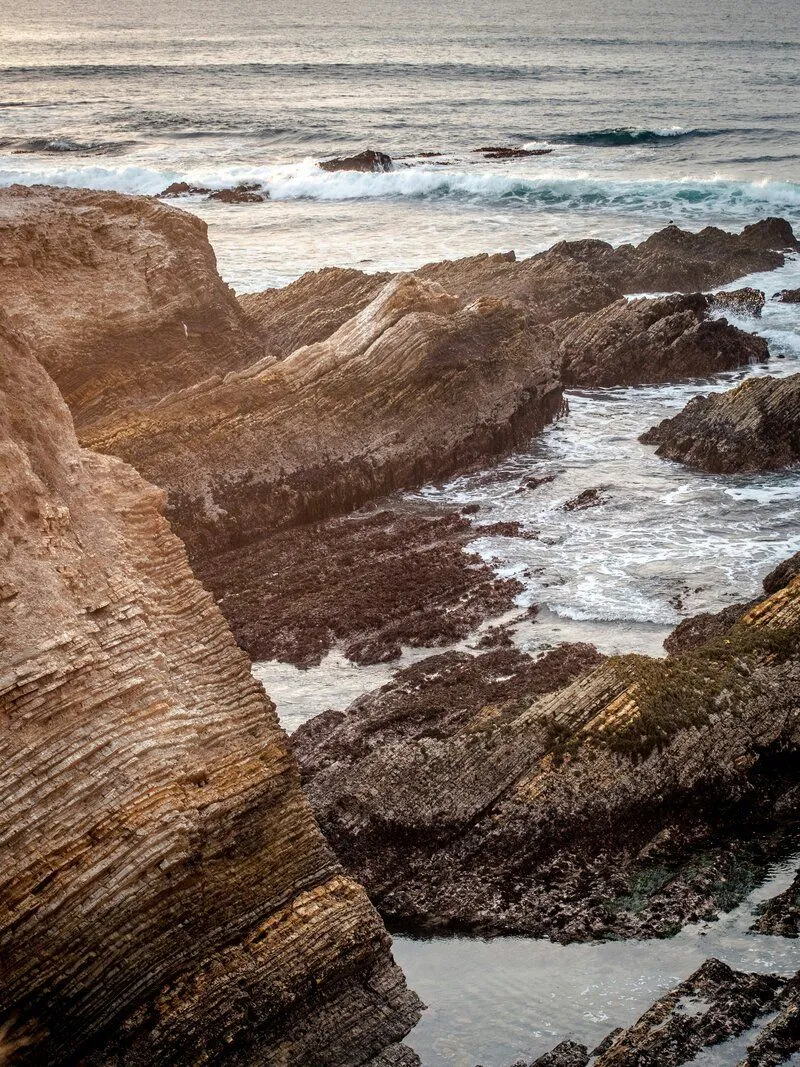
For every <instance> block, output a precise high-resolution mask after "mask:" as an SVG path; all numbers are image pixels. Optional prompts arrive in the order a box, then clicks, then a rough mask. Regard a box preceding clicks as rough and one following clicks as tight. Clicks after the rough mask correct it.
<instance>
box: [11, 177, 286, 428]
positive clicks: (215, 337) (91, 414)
mask: <svg viewBox="0 0 800 1067" xmlns="http://www.w3.org/2000/svg"><path fill="white" fill-rule="evenodd" d="M0 289H2V296H3V307H4V308H5V310H6V312H7V313H8V314H9V316H10V317H11V320H12V322H13V323H14V324H15V325H16V327H17V329H18V330H19V331H20V332H21V333H23V334H24V335H25V337H26V338H27V339H28V340H29V341H30V342H31V344H32V345H33V346H34V348H35V351H36V354H37V357H38V358H39V360H40V362H41V363H42V364H43V365H44V367H45V369H46V370H47V371H48V373H49V374H50V375H51V377H52V378H54V379H55V381H56V384H57V385H58V387H59V389H60V390H61V392H62V393H63V395H64V397H65V399H66V401H67V403H68V404H69V406H70V409H71V411H72V414H73V417H74V419H75V422H76V425H77V426H78V429H79V432H80V429H81V427H82V426H83V425H84V424H86V423H88V422H91V421H92V420H93V419H94V418H97V417H98V416H101V415H104V414H108V413H110V412H120V411H125V410H127V409H129V408H132V407H133V408H135V407H140V406H143V405H144V406H146V405H147V404H149V403H153V402H154V401H156V400H158V399H160V398H161V397H162V396H164V394H165V393H169V392H172V391H174V390H176V389H182V388H184V387H186V386H188V385H192V384H195V383H197V382H200V381H202V380H204V379H206V378H208V377H210V376H211V375H214V374H225V373H227V372H228V371H232V370H239V369H241V368H242V367H244V366H247V365H249V364H250V363H253V362H254V361H255V360H257V359H260V358H262V357H263V356H264V355H265V354H266V352H267V347H268V346H267V343H266V341H265V340H264V337H263V336H262V335H261V333H260V332H259V331H258V330H257V329H256V328H255V326H254V325H253V324H251V323H250V322H249V320H248V318H247V316H246V315H245V314H244V313H243V311H242V309H241V308H240V306H239V304H238V303H237V301H236V298H235V296H234V294H233V292H232V290H231V289H229V288H228V286H227V285H225V284H224V282H223V281H222V280H221V278H220V277H219V275H218V274H217V269H216V262H215V259H214V253H213V251H212V249H211V246H210V244H209V243H208V238H207V236H206V225H205V223H204V222H202V221H201V220H200V219H199V218H197V217H196V216H194V215H190V214H188V213H186V212H183V211H176V210H174V209H172V208H170V207H166V206H165V205H163V204H160V203H159V202H158V201H157V200H152V199H149V198H147V197H138V196H137V197H133V196H120V195H119V194H117V193H98V192H89V191H88V190H82V189H50V188H47V187H40V186H37V187H34V188H27V187H24V186H12V187H11V188H10V189H2V190H0Z"/></svg>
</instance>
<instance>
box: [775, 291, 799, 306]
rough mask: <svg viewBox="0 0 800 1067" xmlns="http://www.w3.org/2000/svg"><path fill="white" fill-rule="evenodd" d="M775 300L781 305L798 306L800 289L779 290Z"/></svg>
mask: <svg viewBox="0 0 800 1067" xmlns="http://www.w3.org/2000/svg"><path fill="white" fill-rule="evenodd" d="M775 298H776V299H777V300H779V301H780V302H781V303H782V304H800V289H781V291H780V292H779V293H776V294H775Z"/></svg>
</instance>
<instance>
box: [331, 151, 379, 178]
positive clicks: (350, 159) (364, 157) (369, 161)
mask: <svg viewBox="0 0 800 1067" xmlns="http://www.w3.org/2000/svg"><path fill="white" fill-rule="evenodd" d="M317 166H318V167H320V168H321V169H322V170H327V171H337V170H353V171H359V172H360V173H364V174H369V173H370V172H371V173H375V174H380V173H383V172H385V171H390V170H394V163H393V162H392V157H391V156H390V155H387V153H386V152H377V151H376V150H375V149H374V148H367V149H365V150H364V151H363V152H358V153H356V155H354V156H337V157H335V158H334V159H323V160H322V161H321V162H320V163H318V164H317Z"/></svg>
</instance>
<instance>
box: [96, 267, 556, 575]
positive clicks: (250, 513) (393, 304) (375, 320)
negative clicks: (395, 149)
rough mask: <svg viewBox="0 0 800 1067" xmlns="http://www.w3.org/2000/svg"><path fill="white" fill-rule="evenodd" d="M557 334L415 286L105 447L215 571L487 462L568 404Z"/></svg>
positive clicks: (512, 309) (518, 316) (485, 303)
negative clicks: (290, 530)
mask: <svg viewBox="0 0 800 1067" xmlns="http://www.w3.org/2000/svg"><path fill="white" fill-rule="evenodd" d="M555 362H556V354H555V346H554V342H553V338H552V334H551V332H550V331H549V330H547V329H546V328H542V327H530V326H528V325H527V323H526V321H525V315H524V313H523V312H522V310H521V309H520V308H518V307H516V306H514V305H512V304H510V303H509V302H508V301H504V300H493V299H489V298H486V299H482V300H478V301H476V302H474V303H473V304H470V305H468V306H467V307H463V308H459V307H458V301H457V300H456V299H455V298H454V297H452V296H450V295H449V294H448V293H446V292H445V291H444V290H443V289H442V288H441V286H439V285H436V284H434V283H431V282H425V281H422V280H420V279H419V278H416V277H414V276H413V275H400V276H398V277H397V278H394V279H392V280H391V281H390V282H387V283H386V285H385V286H384V287H383V289H381V291H380V292H379V294H378V296H377V297H376V298H375V299H374V300H373V301H372V303H371V304H369V305H368V306H367V307H366V308H365V309H364V310H363V311H362V312H360V313H359V314H358V315H356V316H355V317H354V318H352V319H351V320H349V321H348V322H347V323H345V325H344V326H342V327H340V329H339V330H338V331H337V332H336V333H335V334H334V335H333V336H332V337H330V338H329V339H328V340H327V341H322V342H319V343H318V344H316V345H309V346H307V347H305V348H300V349H298V350H297V351H295V352H293V353H292V355H291V356H290V357H288V358H286V359H284V360H282V361H280V362H278V363H274V362H272V361H270V360H267V361H265V363H256V364H254V365H253V366H252V367H249V368H248V369H247V370H246V371H242V372H240V373H238V374H231V375H228V376H226V378H225V379H224V380H223V381H221V382H220V383H219V384H218V385H216V386H214V387H213V388H206V389H203V390H201V391H195V390H188V391H186V392H185V393H184V394H179V395H176V396H172V397H168V398H167V399H166V400H165V401H164V402H163V403H162V404H160V405H158V406H157V407H155V408H152V409H151V410H150V411H148V412H144V413H137V414H136V415H134V416H131V417H130V418H128V419H127V420H124V421H119V420H112V421H111V423H110V424H109V425H108V426H104V425H102V424H96V425H95V427H93V430H92V435H91V440H92V442H93V443H94V444H95V445H96V446H97V447H98V448H99V449H100V450H101V451H104V452H112V453H114V454H116V455H120V456H122V457H123V458H124V459H126V460H128V461H129V462H131V463H133V464H134V466H136V467H137V469H139V470H140V471H142V472H143V473H144V474H146V476H147V477H149V478H151V479H152V480H153V481H154V482H156V483H157V484H158V485H161V486H163V487H164V488H166V489H167V490H168V494H169V500H168V514H169V516H170V518H171V519H172V521H173V522H174V523H175V525H176V528H177V530H178V532H179V533H180V534H181V536H182V537H183V538H184V540H185V541H186V543H187V545H188V547H189V549H190V555H194V556H196V557H198V558H199V557H202V556H204V555H207V554H216V553H217V552H219V551H221V550H224V549H227V548H230V547H235V546H237V545H241V544H244V543H247V542H249V541H254V540H257V539H258V538H259V537H263V536H265V535H266V534H268V533H271V532H273V531H274V530H276V529H278V528H280V527H281V526H289V525H293V524H298V523H303V522H309V521H313V520H316V519H319V518H323V517H325V516H327V515H332V514H336V513H337V512H339V513H340V512H344V511H348V510H350V509H352V508H353V507H355V506H357V505H358V504H360V503H362V502H363V501H365V500H369V499H371V498H374V497H378V496H382V495H384V494H386V493H388V492H391V491H392V490H393V489H396V488H402V487H407V486H412V485H418V484H421V483H423V482H425V481H430V480H432V479H436V478H439V477H442V476H445V475H448V474H450V473H452V472H453V471H455V470H458V469H465V468H468V467H469V466H470V465H472V464H475V463H477V462H486V461H488V460H490V459H491V457H492V456H494V455H496V454H500V453H504V452H507V451H509V450H510V449H512V448H513V447H514V446H515V445H517V444H520V443H522V442H523V441H526V440H528V439H529V437H530V436H531V435H532V434H533V433H535V432H536V431H537V430H539V429H541V428H542V426H543V425H544V424H545V423H546V422H548V421H549V420H550V419H551V418H553V417H554V416H555V415H556V414H557V412H558V410H559V406H560V403H561V391H560V387H559V384H558V377H557V371H556V368H555Z"/></svg>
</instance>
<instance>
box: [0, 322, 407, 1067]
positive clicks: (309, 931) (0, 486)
mask: <svg viewBox="0 0 800 1067" xmlns="http://www.w3.org/2000/svg"><path fill="white" fill-rule="evenodd" d="M0 464H1V465H2V470H3V478H2V479H1V480H0V560H2V569H0V764H1V765H2V768H3V773H2V779H0V798H1V799H2V804H1V805H0V812H2V814H0V860H1V861H2V862H0V970H2V975H3V981H2V985H1V987H0V1018H2V1020H3V1021H4V1024H5V1023H8V1024H9V1025H10V1027H11V1031H12V1037H13V1033H14V1032H17V1031H18V1032H19V1033H20V1035H22V1037H23V1038H24V1040H23V1043H22V1047H20V1048H19V1049H18V1050H17V1052H16V1053H15V1056H14V1062H15V1063H19V1064H31V1065H34V1064H44V1063H47V1064H55V1065H57V1064H66V1063H76V1062H78V1060H80V1062H82V1063H86V1064H95V1065H98V1067H99V1065H100V1064H109V1063H114V1064H116V1065H122V1067H126V1065H130V1067H134V1065H139V1064H145V1063H146V1064H155V1063H198V1062H213V1063H220V1064H227V1063H237V1064H243V1063H249V1062H253V1063H260V1064H275V1065H276V1067H277V1065H278V1064H280V1065H281V1067H284V1065H295V1067H303V1065H306V1064H309V1063H336V1064H352V1065H354V1067H355V1065H362V1064H367V1063H370V1062H372V1061H373V1057H376V1058H377V1059H376V1062H386V1061H385V1060H384V1061H381V1060H380V1057H381V1056H382V1055H383V1052H384V1050H385V1049H387V1048H389V1047H394V1049H395V1051H394V1052H393V1053H392V1055H393V1056H395V1057H396V1058H395V1060H393V1061H392V1062H404V1063H412V1062H415V1058H414V1057H413V1054H412V1053H410V1052H409V1051H408V1050H406V1051H405V1052H403V1051H402V1050H399V1049H398V1048H397V1047H396V1042H397V1041H399V1040H400V1039H401V1038H402V1037H403V1036H404V1035H405V1033H407V1031H408V1030H409V1029H410V1028H411V1026H412V1025H413V1024H414V1023H415V1021H416V1020H417V1018H418V1016H419V1008H420V1006H419V1002H418V1001H417V999H416V998H415V997H414V996H413V995H412V994H410V993H409V991H408V990H407V988H406V986H405V982H404V979H403V976H402V974H401V972H400V971H399V970H398V968H397V967H396V966H395V965H394V963H393V961H392V957H391V954H390V942H389V938H388V936H387V934H386V932H385V930H384V929H383V926H382V924H381V922H380V920H379V918H378V916H377V915H376V913H375V911H374V909H373V908H372V906H371V905H370V904H369V901H368V900H367V897H366V895H365V894H364V891H363V890H362V889H361V887H360V886H359V885H357V884H356V883H355V882H354V881H353V880H352V879H351V878H349V877H347V876H346V875H345V874H344V873H343V872H342V870H341V868H340V866H339V864H338V862H337V861H336V859H335V858H334V856H333V855H332V854H331V852H330V850H329V848H328V847H327V846H326V844H325V842H324V841H323V839H322V836H321V834H320V833H319V830H318V828H317V826H316V824H315V822H314V818H313V815H312V813H311V809H310V807H309V805H308V803H307V801H306V799H305V798H304V796H303V794H302V792H301V789H300V783H299V774H298V770H297V765H296V763H295V761H294V759H293V757H292V756H291V754H290V752H289V750H288V747H287V742H286V738H285V735H284V733H283V731H282V730H281V729H280V727H279V725H278V721H277V718H276V715H275V711H274V708H273V706H272V705H271V703H270V702H269V701H268V699H267V698H266V697H265V695H264V692H263V690H262V689H261V687H260V686H259V685H258V684H257V683H256V682H255V681H254V680H253V678H252V676H251V672H250V663H249V661H248V660H247V658H246V656H245V655H244V654H243V653H242V652H241V651H240V650H239V649H238V648H237V647H236V645H235V643H234V640H233V637H232V635H231V633H230V631H229V630H228V628H227V626H226V625H225V622H224V619H223V617H222V615H221V614H220V612H219V611H218V609H217V608H216V606H215V605H214V602H213V600H212V598H211V596H210V595H209V594H208V593H207V592H206V591H205V590H204V589H203V587H202V586H201V585H200V583H199V582H198V581H197V580H196V579H195V578H194V577H193V575H192V573H191V571H190V569H189V566H188V563H187V559H186V554H185V550H184V547H183V545H182V544H181V543H180V541H179V540H178V539H177V538H176V537H175V536H174V534H173V533H172V532H171V530H170V528H169V525H168V523H167V522H166V520H165V519H164V518H163V517H162V515H161V508H162V506H163V503H164V494H163V492H162V491H161V490H160V489H157V488H156V487H154V486H152V485H150V484H148V483H147V482H145V481H144V480H143V479H142V478H141V476H140V475H139V474H137V473H136V472H135V471H134V470H133V469H132V468H130V467H128V466H126V465H125V464H124V463H122V462H121V461H120V460H118V459H116V458H114V457H110V456H101V455H99V454H97V453H93V452H90V451H87V450H85V449H82V448H81V447H80V446H79V445H78V442H77V440H76V437H75V432H74V429H73V423H72V419H71V417H70V414H69V412H68V409H67V407H66V405H65V404H64V402H63V400H62V398H61V396H60V394H59V393H58V390H57V389H56V387H55V385H54V384H53V382H52V380H51V379H50V378H49V377H48V376H47V374H46V373H45V371H44V370H43V369H42V367H41V365H40V364H39V363H38V362H37V361H36V360H35V359H34V357H33V355H32V354H31V352H30V350H29V349H28V347H27V345H26V344H25V343H24V342H23V340H22V339H21V338H20V337H19V335H18V334H17V333H16V332H15V331H14V329H13V328H12V327H11V324H10V323H9V320H8V319H7V317H5V316H3V315H0Z"/></svg>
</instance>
